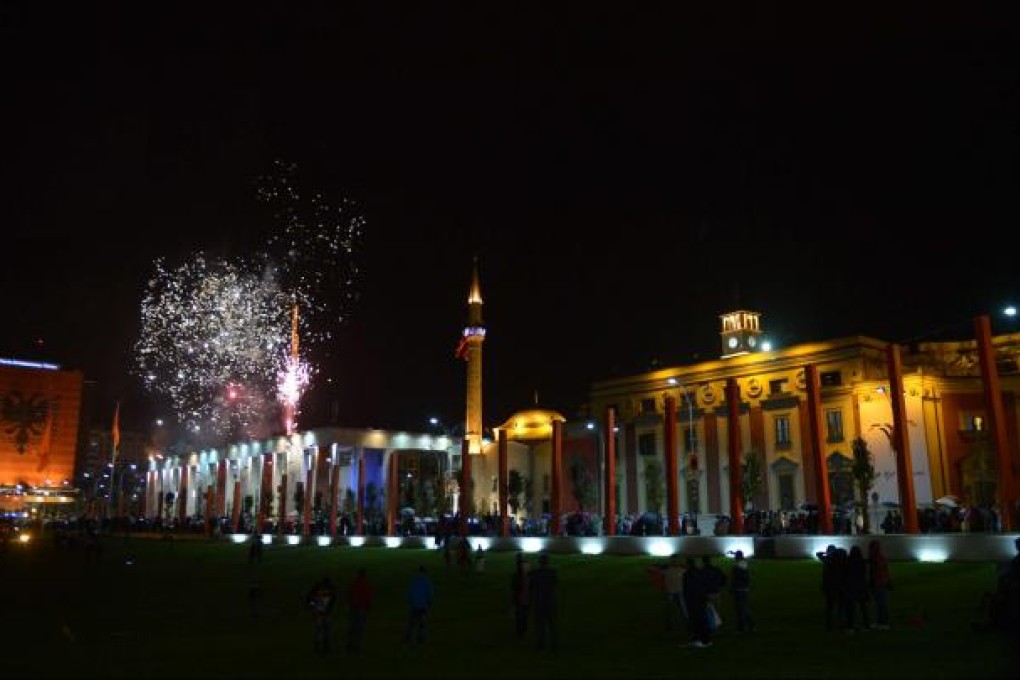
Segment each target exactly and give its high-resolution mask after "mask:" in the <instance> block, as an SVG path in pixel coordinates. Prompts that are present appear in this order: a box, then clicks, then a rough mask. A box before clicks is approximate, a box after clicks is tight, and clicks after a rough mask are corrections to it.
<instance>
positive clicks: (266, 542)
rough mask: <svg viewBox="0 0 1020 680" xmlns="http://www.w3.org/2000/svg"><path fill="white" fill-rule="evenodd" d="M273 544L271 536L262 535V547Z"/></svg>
mask: <svg viewBox="0 0 1020 680" xmlns="http://www.w3.org/2000/svg"><path fill="white" fill-rule="evenodd" d="M272 543H273V535H272V534H262V545H271V544H272Z"/></svg>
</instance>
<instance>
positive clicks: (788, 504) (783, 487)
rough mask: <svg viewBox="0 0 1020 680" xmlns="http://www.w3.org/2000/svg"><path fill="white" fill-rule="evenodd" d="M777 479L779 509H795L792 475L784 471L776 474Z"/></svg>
mask: <svg viewBox="0 0 1020 680" xmlns="http://www.w3.org/2000/svg"><path fill="white" fill-rule="evenodd" d="M777 479H778V480H779V509H780V510H796V508H795V507H794V505H793V499H794V495H793V475H791V474H788V473H785V474H780V475H777Z"/></svg>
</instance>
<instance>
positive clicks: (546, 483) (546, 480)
mask: <svg viewBox="0 0 1020 680" xmlns="http://www.w3.org/2000/svg"><path fill="white" fill-rule="evenodd" d="M542 491H544V492H547V493H548V491H549V475H542Z"/></svg>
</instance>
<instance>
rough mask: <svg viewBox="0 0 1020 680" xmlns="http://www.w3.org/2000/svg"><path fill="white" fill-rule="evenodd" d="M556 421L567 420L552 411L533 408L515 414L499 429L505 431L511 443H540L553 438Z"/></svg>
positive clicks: (563, 421)
mask: <svg viewBox="0 0 1020 680" xmlns="http://www.w3.org/2000/svg"><path fill="white" fill-rule="evenodd" d="M554 421H559V422H561V423H565V422H567V419H566V418H564V417H563V416H562V415H561V414H559V413H557V412H556V411H553V410H551V409H546V408H531V409H527V410H524V411H518V412H517V413H515V414H513V415H512V416H510V418H509V419H507V421H506V422H505V423H503V424H502V425H500V426H499V427H498V428H497V429H499V430H505V431H506V436H507V439H508V440H509V441H518V442H538V441H543V440H546V439H551V438H552V428H553V422H554Z"/></svg>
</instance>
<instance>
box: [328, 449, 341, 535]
mask: <svg viewBox="0 0 1020 680" xmlns="http://www.w3.org/2000/svg"><path fill="white" fill-rule="evenodd" d="M339 456H340V451H339V450H338V451H337V452H336V453H334V454H333V456H332V458H331V459H332V461H333V463H332V465H333V467H331V468H330V469H329V535H330V536H336V511H337V506H338V505H339V504H340V499H339V497H338V496H337V487H339V486H340V460H339Z"/></svg>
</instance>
